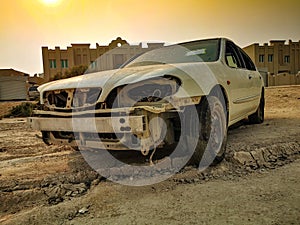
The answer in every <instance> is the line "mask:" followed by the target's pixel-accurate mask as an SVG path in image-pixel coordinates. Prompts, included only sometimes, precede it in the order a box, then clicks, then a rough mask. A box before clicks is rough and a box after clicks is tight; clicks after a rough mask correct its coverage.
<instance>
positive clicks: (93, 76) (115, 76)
mask: <svg viewBox="0 0 300 225" xmlns="http://www.w3.org/2000/svg"><path fill="white" fill-rule="evenodd" d="M201 68H202V69H201ZM207 68H208V67H207V64H206V63H200V64H199V63H198V64H197V67H196V68H195V67H193V66H192V67H191V64H176V65H175V64H173V65H172V64H164V65H151V66H140V67H128V68H122V69H116V70H107V71H101V72H96V73H90V74H85V75H81V76H77V77H72V78H68V79H62V80H57V81H52V82H49V83H46V84H44V85H41V86H40V87H39V88H38V90H39V92H40V94H41V103H43V102H42V101H43V100H42V96H43V93H44V92H47V91H54V90H64V89H74V88H93V87H100V88H101V89H102V92H101V96H100V99H99V101H101V100H104V99H105V98H106V96H107V95H108V94H109V93H110V92H111V90H113V89H114V88H115V87H118V86H122V85H126V84H132V83H136V82H140V81H144V80H148V79H151V78H155V77H161V76H163V75H166V74H168V75H175V76H178V77H179V78H180V79H181V80H182V79H185V78H184V76H185V75H184V74H186V72H187V73H190V72H194V71H197V74H199V72H201V71H200V70H202V72H201V73H202V74H205V73H209V71H210V69H207ZM185 71H186V72H185ZM198 77H207V76H198ZM187 79H188V78H187ZM201 80H202V81H201V82H202V83H203V82H207V81H208V80H207V79H201ZM205 86H210V85H209V84H206V85H205Z"/></svg>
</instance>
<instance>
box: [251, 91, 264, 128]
mask: <svg viewBox="0 0 300 225" xmlns="http://www.w3.org/2000/svg"><path fill="white" fill-rule="evenodd" d="M264 117H265V96H264V91H262V93H261V97H260V101H259V106H258V108H257V110H256V112H255V113H253V114H251V115H250V116H248V119H249V123H250V124H260V123H263V122H264Z"/></svg>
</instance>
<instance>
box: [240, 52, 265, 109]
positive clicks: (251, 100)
mask: <svg viewBox="0 0 300 225" xmlns="http://www.w3.org/2000/svg"><path fill="white" fill-rule="evenodd" d="M238 49H239V52H240V55H241V58H242V59H243V69H244V70H245V72H246V73H247V76H248V79H249V82H248V85H249V88H248V93H249V97H248V99H247V102H248V110H249V111H253V110H256V109H257V107H258V105H259V100H260V96H261V88H262V86H263V80H262V76H261V75H260V73H259V72H258V71H257V69H256V67H255V64H254V63H253V61H252V60H251V59H250V57H249V56H248V55H247V54H246V53H245V52H244V51H243V50H242V49H241V48H238Z"/></svg>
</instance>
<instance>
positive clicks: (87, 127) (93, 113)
mask: <svg viewBox="0 0 300 225" xmlns="http://www.w3.org/2000/svg"><path fill="white" fill-rule="evenodd" d="M180 85H181V82H180V80H179V79H177V78H175V77H173V76H163V77H156V78H151V79H148V80H146V81H145V80H144V81H140V82H136V83H131V84H127V85H120V86H117V87H113V88H110V91H109V92H108V91H107V90H105V87H101V88H100V87H99V88H97V87H92V88H66V89H55V90H51V89H50V90H46V91H44V92H41V102H42V103H43V104H42V108H41V109H39V110H35V111H34V117H30V118H28V123H29V124H30V126H31V127H32V128H33V129H36V130H40V131H42V135H43V140H44V142H45V143H47V144H64V145H70V146H73V147H79V149H81V150H83V149H86V148H96V149H107V150H138V151H141V153H142V154H144V155H147V154H148V153H149V150H151V149H154V148H159V147H164V146H166V145H172V144H174V143H176V142H178V139H179V137H180V130H181V123H180V118H179V117H180V113H181V111H182V110H184V107H185V106H188V105H196V104H198V103H199V102H200V98H201V97H184V98H183V97H176V93H178V92H180Z"/></svg>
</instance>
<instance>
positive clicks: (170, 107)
mask: <svg viewBox="0 0 300 225" xmlns="http://www.w3.org/2000/svg"><path fill="white" fill-rule="evenodd" d="M38 90H39V92H40V104H41V107H40V108H39V109H37V110H35V111H34V116H33V117H30V118H28V122H29V124H30V126H31V127H32V128H34V129H37V130H40V131H42V136H43V140H44V142H45V143H47V144H66V145H71V146H74V147H77V148H79V149H81V150H84V149H87V148H92V149H106V150H137V151H141V153H142V154H143V155H148V154H149V152H152V151H154V150H156V149H159V150H161V149H162V150H163V149H164V148H165V147H166V146H179V147H178V148H180V149H181V151H183V152H189V153H188V154H189V155H190V156H191V161H193V162H195V163H199V162H200V160H201V159H202V158H203V157H204V156H205V154H204V152H205V150H207V149H208V154H206V156H205V157H212V158H213V159H212V160H211V161H213V162H219V161H221V160H222V159H223V158H224V153H225V148H226V140H227V138H226V137H227V128H228V127H229V126H231V125H232V124H234V123H236V122H238V121H241V120H243V119H245V118H247V117H248V119H249V122H250V123H262V122H263V120H264V84H263V79H262V77H261V75H260V73H259V72H258V71H257V69H256V67H255V65H254V63H253V62H252V60H251V59H250V58H249V56H248V55H247V54H246V53H245V52H244V51H243V50H242V49H241V48H240V47H238V46H237V45H235V44H234V43H233V42H232V41H231V40H229V39H226V38H215V39H205V40H197V41H191V42H185V43H180V44H176V45H170V46H165V47H162V48H159V49H154V50H151V51H148V52H146V53H144V54H141V55H139V56H137V57H134V58H132V59H131V60H129V61H128V62H127V63H125V65H123V66H122V67H121V68H119V69H116V70H107V71H100V72H95V73H90V74H85V75H82V76H78V77H73V78H68V79H64V80H58V81H54V82H49V83H46V84H44V85H42V86H40V87H39V88H38ZM208 146H209V147H208ZM149 155H150V154H149ZM208 155H210V156H208Z"/></svg>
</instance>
